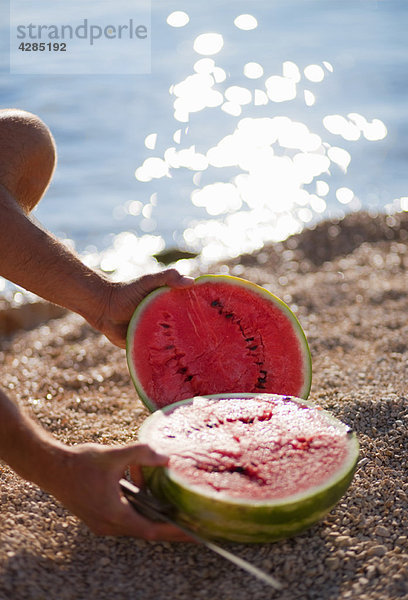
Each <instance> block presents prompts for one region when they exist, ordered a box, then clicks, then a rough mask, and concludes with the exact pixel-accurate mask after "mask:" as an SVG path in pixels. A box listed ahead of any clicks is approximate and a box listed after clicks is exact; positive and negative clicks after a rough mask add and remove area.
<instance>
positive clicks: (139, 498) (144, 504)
mask: <svg viewBox="0 0 408 600" xmlns="http://www.w3.org/2000/svg"><path fill="white" fill-rule="evenodd" d="M119 485H120V488H121V490H122V492H123V494H124V495H125V497H126V498H127V500H128V501H129V502H130V504H131V505H132V506H133V508H134V509H135V510H137V511H138V512H139V513H140V514H142V515H143V516H145V517H147V518H148V519H151V520H154V521H165V522H167V523H170V524H171V525H174V526H175V527H178V528H179V529H180V530H181V531H183V532H184V533H186V534H187V535H189V536H190V537H191V538H192V539H193V540H195V541H196V542H198V543H200V544H203V545H204V546H205V547H206V548H208V549H209V550H211V551H212V552H215V553H216V554H218V555H219V556H222V557H223V558H225V559H226V560H228V561H230V562H232V563H233V564H234V565H236V566H237V567H240V568H241V569H243V570H244V571H246V572H247V573H249V574H250V575H252V576H253V577H256V578H258V579H260V580H261V581H263V582H264V583H266V584H267V585H269V586H271V587H272V588H274V589H275V590H281V589H282V584H281V583H280V582H279V581H277V579H275V577H272V576H271V575H268V573H265V572H264V571H262V569H259V568H258V567H255V565H252V564H251V563H250V562H248V561H247V560H244V559H243V558H241V557H240V556H237V555H236V554H233V553H232V552H230V551H229V550H225V548H222V547H221V546H219V545H218V544H215V543H214V542H210V541H209V540H207V539H205V538H203V537H202V536H201V535H199V534H197V533H196V532H195V531H192V530H191V529H189V528H188V527H186V526H184V525H180V523H177V522H176V521H175V520H174V519H173V518H172V516H171V512H170V511H171V507H170V506H166V505H164V504H162V503H161V502H159V501H158V500H157V499H156V498H155V497H154V496H152V495H151V494H149V493H148V492H145V491H144V490H141V489H140V488H138V487H137V486H135V485H133V484H132V483H131V482H130V481H127V480H126V479H121V480H120V481H119Z"/></svg>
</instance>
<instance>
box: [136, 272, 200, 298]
mask: <svg viewBox="0 0 408 600" xmlns="http://www.w3.org/2000/svg"><path fill="white" fill-rule="evenodd" d="M139 283H140V285H141V287H142V288H143V290H144V292H145V293H146V294H148V293H149V292H151V291H153V290H155V289H156V288H158V287H161V286H163V285H168V286H170V287H175V288H184V287H190V286H192V285H193V283H194V279H193V278H192V277H187V276H185V275H181V274H180V273H179V272H178V271H177V270H176V269H166V270H165V271H161V272H160V273H155V274H153V275H145V276H143V277H141V278H140V279H139Z"/></svg>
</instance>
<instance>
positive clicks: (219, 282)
mask: <svg viewBox="0 0 408 600" xmlns="http://www.w3.org/2000/svg"><path fill="white" fill-rule="evenodd" d="M127 358H128V364H129V370H130V373H131V375H132V379H133V382H134V384H135V387H136V389H137V391H138V393H139V395H140V397H141V398H142V400H143V401H144V402H145V404H146V405H147V406H148V407H149V408H150V409H151V410H156V409H157V408H161V407H163V406H167V405H168V404H172V403H173V402H176V401H179V400H183V399H185V398H191V397H193V396H196V395H203V394H216V393H224V392H230V393H234V392H248V393H249V392H254V393H259V392H261V393H266V392H269V393H279V394H288V395H293V396H298V397H302V398H307V396H308V393H309V390H310V384H311V360H310V353H309V348H308V345H307V341H306V338H305V336H304V333H303V330H302V328H301V326H300V324H299V322H298V320H297V319H296V317H295V316H294V314H293V313H292V312H291V311H290V309H289V308H288V306H286V304H284V303H283V302H282V301H281V300H279V299H278V298H277V297H276V296H274V295H273V294H271V293H270V292H268V291H267V290H265V289H264V288H261V287H260V286H257V285H255V284H252V283H250V282H247V281H245V280H243V279H239V278H237V277H230V276H217V275H207V276H203V277H199V278H198V279H197V280H196V282H195V284H194V286H193V287H191V288H189V289H170V288H167V287H164V288H159V289H158V290H155V291H154V292H152V293H151V294H149V296H147V297H146V298H145V299H144V300H143V301H142V302H141V303H140V304H139V306H138V307H137V309H136V311H135V314H134V315H133V318H132V320H131V322H130V325H129V329H128V338H127Z"/></svg>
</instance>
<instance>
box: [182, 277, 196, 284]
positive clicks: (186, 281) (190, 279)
mask: <svg viewBox="0 0 408 600" xmlns="http://www.w3.org/2000/svg"><path fill="white" fill-rule="evenodd" d="M180 283H182V284H184V285H191V284H193V283H194V277H189V276H188V275H182V276H181V280H180Z"/></svg>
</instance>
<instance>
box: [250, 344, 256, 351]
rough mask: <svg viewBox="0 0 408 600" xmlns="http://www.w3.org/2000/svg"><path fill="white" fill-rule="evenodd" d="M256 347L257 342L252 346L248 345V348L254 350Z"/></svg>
mask: <svg viewBox="0 0 408 600" xmlns="http://www.w3.org/2000/svg"><path fill="white" fill-rule="evenodd" d="M257 348H258V344H254V345H253V346H249V348H248V350H256V349H257Z"/></svg>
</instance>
